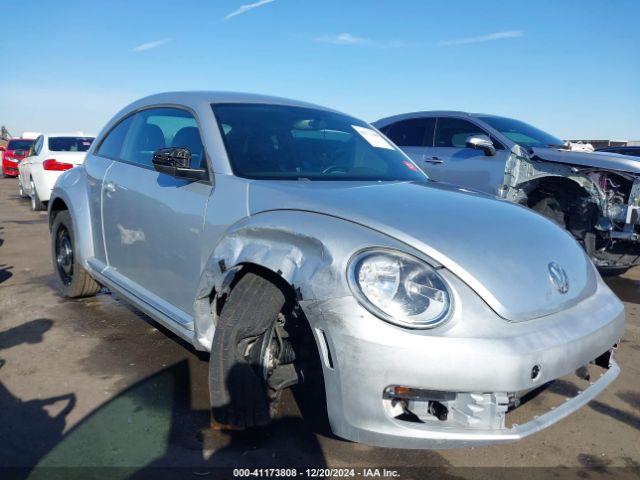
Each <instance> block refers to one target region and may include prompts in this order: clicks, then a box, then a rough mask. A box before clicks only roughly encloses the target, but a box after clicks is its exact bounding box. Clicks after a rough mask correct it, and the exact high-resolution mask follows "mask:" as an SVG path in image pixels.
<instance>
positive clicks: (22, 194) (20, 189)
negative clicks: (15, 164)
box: [18, 175, 27, 198]
mask: <svg viewBox="0 0 640 480" xmlns="http://www.w3.org/2000/svg"><path fill="white" fill-rule="evenodd" d="M18 196H19V197H20V198H27V194H26V193H25V191H24V187H23V186H22V177H21V176H20V175H18Z"/></svg>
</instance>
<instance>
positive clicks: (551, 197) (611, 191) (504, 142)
mask: <svg viewBox="0 0 640 480" xmlns="http://www.w3.org/2000/svg"><path fill="white" fill-rule="evenodd" d="M419 120H423V121H427V120H428V121H430V122H433V124H434V125H435V128H434V130H435V133H434V134H433V135H432V133H433V132H430V133H428V134H427V135H426V136H425V140H424V141H425V142H430V143H427V144H426V145H423V146H421V147H412V146H405V147H402V148H403V149H405V151H406V153H407V154H409V155H410V156H411V157H412V158H413V159H414V160H415V161H416V163H417V164H418V165H420V167H421V168H423V169H424V171H425V172H426V173H427V174H428V175H429V176H430V177H431V178H433V179H435V180H438V181H442V182H446V183H451V184H454V185H460V186H462V187H465V188H470V189H475V190H478V191H482V192H484V193H487V194H490V195H497V196H499V197H501V198H504V199H507V200H509V201H511V202H514V203H518V204H521V205H524V206H527V207H530V208H533V209H535V210H536V211H538V212H539V213H541V214H543V215H545V216H547V217H549V218H551V219H552V220H554V221H556V223H558V224H560V225H561V226H562V227H563V228H566V229H567V230H568V231H569V232H571V234H572V235H573V236H574V237H575V238H576V239H577V240H578V241H579V242H580V243H581V244H582V245H583V247H584V248H585V250H586V251H587V252H588V254H589V256H590V257H591V258H592V260H593V261H594V263H595V264H596V265H597V266H598V267H599V268H600V269H601V271H602V272H607V271H608V272H611V273H619V272H622V271H624V270H626V269H627V268H629V267H631V266H633V265H637V264H640V229H639V227H638V224H639V223H640V216H639V209H640V198H639V197H640V181H639V180H638V179H639V178H640V162H638V160H637V158H636V157H631V156H625V155H618V154H614V153H604V152H593V153H587V152H579V151H571V150H569V149H568V148H567V147H565V146H563V145H561V144H562V141H561V140H559V139H555V137H553V136H551V135H549V134H547V133H545V132H542V131H540V130H538V129H536V128H535V127H531V126H530V125H527V124H525V123H523V122H520V121H518V120H512V119H506V118H503V117H496V116H492V115H483V114H470V113H465V112H453V111H434V112H415V113H406V114H401V115H396V116H393V117H388V118H385V119H382V120H378V121H376V122H374V125H375V126H376V127H378V128H379V129H381V130H383V131H384V132H387V133H388V134H390V135H391V134H392V132H393V128H395V126H396V125H401V124H403V123H405V122H411V121H414V122H415V121H419ZM456 121H457V122H459V123H458V125H457V127H454V128H453V129H451V125H455V124H454V123H453V124H452V123H451V122H456ZM446 122H450V123H449V127H448V128H449V130H448V132H452V131H453V132H458V133H457V134H455V135H454V137H452V138H449V137H448V136H447V135H446V134H445V133H442V134H440V133H439V132H440V124H441V123H446ZM460 124H462V125H467V126H469V125H471V126H473V129H474V130H475V132H474V133H473V135H471V136H470V137H468V138H472V139H474V140H477V139H476V138H475V136H477V134H478V132H482V136H483V137H485V138H486V139H491V141H493V142H496V145H495V147H496V149H494V150H493V151H492V152H491V153H486V154H485V155H483V154H482V152H479V153H474V149H473V148H471V147H473V145H471V144H468V145H465V144H464V135H465V134H464V133H461V132H462V131H464V127H460ZM518 127H522V130H518ZM430 128H433V127H430ZM456 128H458V130H456ZM511 128H513V129H511ZM390 129H391V130H390ZM536 134H539V135H540V137H539V138H535V136H536ZM529 135H531V136H529ZM458 137H461V138H458ZM426 138H428V139H429V140H426ZM541 139H542V140H544V139H546V140H547V142H549V141H551V143H557V145H547V144H546V143H545V142H543V141H542V140H541ZM553 139H555V142H554V141H553ZM460 142H462V143H460ZM518 142H520V143H518ZM527 142H529V143H527ZM443 144H444V145H446V148H443V147H442V145H443ZM454 144H455V147H454ZM476 152H477V150H476ZM545 201H546V203H545Z"/></svg>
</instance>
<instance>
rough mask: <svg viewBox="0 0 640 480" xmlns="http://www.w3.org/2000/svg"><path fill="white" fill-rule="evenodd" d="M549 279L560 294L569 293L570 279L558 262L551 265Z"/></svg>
mask: <svg viewBox="0 0 640 480" xmlns="http://www.w3.org/2000/svg"><path fill="white" fill-rule="evenodd" d="M549 278H550V279H551V283H553V284H554V285H555V287H556V288H557V289H558V291H559V292H560V293H567V292H568V291H569V277H567V272H565V271H564V268H562V267H561V266H560V265H558V264H557V263H556V262H551V263H549Z"/></svg>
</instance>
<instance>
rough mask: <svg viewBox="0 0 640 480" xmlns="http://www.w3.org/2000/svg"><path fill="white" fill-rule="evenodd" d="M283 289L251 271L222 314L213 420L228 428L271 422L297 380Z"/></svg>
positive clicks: (212, 370) (214, 360)
mask: <svg viewBox="0 0 640 480" xmlns="http://www.w3.org/2000/svg"><path fill="white" fill-rule="evenodd" d="M284 305H285V295H284V293H283V291H282V290H281V289H280V288H279V287H278V286H276V285H275V284H274V283H272V282H271V281H269V280H268V279H266V278H264V277H262V276H260V275H257V274H254V273H247V274H246V275H244V276H243V277H242V278H241V279H240V280H239V281H238V283H237V284H236V285H235V286H234V287H233V289H232V290H231V293H230V294H229V297H228V299H227V301H226V303H225V305H224V307H223V309H222V312H221V313H220V318H219V321H218V324H217V325H216V331H215V334H214V337H213V344H212V346H211V356H210V360H209V393H210V396H211V407H212V415H213V419H214V421H215V422H216V423H218V424H219V425H222V426H225V427H229V428H239V429H244V428H251V427H256V426H261V425H266V424H268V423H269V422H270V421H271V419H272V418H273V417H274V416H275V414H276V412H277V405H278V400H279V398H280V393H281V391H282V390H283V389H284V388H286V387H288V386H291V385H292V384H294V383H296V382H297V377H296V373H295V369H294V367H293V360H294V354H293V347H292V346H291V345H290V344H289V341H288V339H287V338H283V337H285V335H286V334H283V332H284V330H283V327H284V317H283V315H282V313H281V312H282V309H283V306H284Z"/></svg>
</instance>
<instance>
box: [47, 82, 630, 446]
mask: <svg viewBox="0 0 640 480" xmlns="http://www.w3.org/2000/svg"><path fill="white" fill-rule="evenodd" d="M49 221H50V229H51V248H52V257H53V265H54V269H55V272H56V277H57V279H58V283H59V285H60V288H61V290H62V292H63V293H64V294H65V295H66V296H68V297H86V296H90V295H93V294H96V293H97V292H98V291H99V290H100V288H101V285H102V286H106V287H108V288H109V289H110V290H111V291H113V292H115V293H116V294H118V295H119V296H122V297H123V298H124V299H125V300H127V301H128V302H130V303H132V304H133V305H135V306H136V307H138V308H139V309H141V310H143V311H144V312H146V313H147V314H148V315H149V316H151V317H152V318H154V319H155V320H156V321H157V322H159V323H160V324H162V325H164V326H165V327H166V328H168V329H169V330H171V331H173V332H175V334H177V335H178V336H180V337H181V338H183V339H184V340H186V341H188V342H190V343H191V344H193V346H194V347H195V348H196V349H198V350H203V351H210V360H209V390H210V396H211V405H212V416H213V418H214V420H215V421H216V422H218V423H219V424H223V425H225V426H230V427H234V428H249V427H254V426H260V425H266V424H268V423H269V422H270V420H271V419H272V418H273V416H274V415H275V414H276V413H277V406H278V401H279V398H280V393H281V392H282V391H283V390H284V389H285V388H288V387H292V388H293V389H294V392H295V391H298V392H300V393H301V398H305V395H304V392H307V395H306V398H315V399H316V401H317V400H318V399H320V403H321V404H322V406H323V407H326V413H327V416H328V420H329V423H330V425H331V428H332V430H333V432H334V433H335V434H337V435H339V436H341V437H343V438H346V439H349V440H353V441H357V442H365V443H369V444H373V445H381V446H390V447H402V448H450V447H463V446H473V445H482V444H491V443H504V442H511V441H515V440H518V439H521V438H523V437H526V436H528V435H531V434H533V433H535V432H537V431H540V430H541V429H544V428H546V427H548V426H550V425H552V424H554V423H555V422H557V421H559V420H560V419H562V418H564V417H565V416H567V415H569V414H570V413H571V412H573V411H575V410H577V409H578V408H580V407H581V406H582V405H584V404H586V403H587V402H589V401H590V400H591V399H593V398H594V397H595V396H596V395H597V394H598V393H600V392H601V391H602V390H603V389H604V388H606V387H607V385H609V384H610V383H611V382H612V381H613V379H614V378H615V377H616V376H617V375H618V373H619V368H618V366H617V365H616V364H615V362H614V360H613V359H612V349H613V347H614V345H615V344H616V343H617V342H618V340H619V338H620V335H621V334H622V331H623V327H624V307H623V305H622V303H621V302H620V301H619V300H618V299H617V297H616V296H615V295H614V294H613V293H612V292H611V291H610V290H609V288H608V287H607V286H606V285H605V284H604V282H603V281H602V278H601V277H600V275H599V274H598V272H597V271H596V269H595V268H594V266H593V264H592V263H591V262H590V261H589V259H588V257H587V256H586V255H585V253H584V251H583V250H582V249H581V248H580V246H579V245H578V244H577V243H576V242H575V240H574V239H573V238H571V236H570V235H568V234H567V233H566V232H565V231H564V230H562V229H561V228H558V226H557V225H555V224H554V223H553V222H551V221H549V220H548V219H546V218H544V217H542V216H540V215H537V214H534V213H533V212H531V211H529V210H527V209H525V208H522V207H520V206H517V205H513V204H512V203H510V202H507V201H504V200H498V199H495V198H492V197H490V196H487V195H484V194H479V193H474V192H468V191H464V190H462V189H458V188H456V187H452V186H447V185H440V184H437V183H435V182H431V181H429V180H428V178H427V176H426V175H425V174H424V173H422V172H421V171H420V170H419V169H418V168H417V167H416V165H415V164H414V163H413V162H412V161H411V160H410V159H409V158H408V157H407V156H406V155H404V154H403V153H402V152H401V150H399V149H398V148H397V147H396V146H395V145H393V144H392V143H390V142H389V141H388V140H386V139H385V138H384V137H383V136H382V135H381V134H379V133H378V132H377V131H376V130H375V129H373V128H372V127H371V126H370V125H368V124H367V123H365V122H362V121H360V120H358V119H356V118H353V117H351V116H348V115H345V114H342V113H339V112H336V111H334V110H330V109H326V108H323V107H318V106H314V105H311V104H307V103H303V102H298V101H293V100H286V99H281V98H273V97H265V96H259V95H248V94H235V93H219V92H182V93H165V94H159V95H154V96H150V97H147V98H144V99H142V100H139V101H137V102H134V103H132V104H131V105H129V106H128V107H126V108H125V109H123V110H122V111H121V112H119V113H118V114H116V116H115V117H114V118H113V119H112V120H111V121H110V122H109V124H108V125H107V126H106V127H105V128H104V130H103V131H102V133H100V134H99V135H98V137H97V140H96V142H95V143H94V144H93V145H92V146H91V148H90V149H89V152H88V154H87V158H86V161H85V163H84V165H83V166H82V167H80V168H74V169H72V170H69V171H68V172H65V173H64V174H63V175H62V176H61V177H60V179H59V180H58V182H57V184H56V186H55V187H54V190H53V193H52V195H51V201H50V204H49ZM590 363H593V365H590ZM589 365H590V368H596V367H597V368H598V369H599V370H600V373H601V375H600V376H599V377H598V378H597V379H596V378H593V383H592V384H591V385H590V386H589V385H588V386H587V388H586V389H585V390H584V391H583V392H582V393H580V394H579V395H576V396H575V397H573V398H571V399H570V400H568V401H566V402H564V403H563V404H562V405H561V406H559V407H558V408H555V409H549V410H548V411H546V412H543V413H541V414H540V415H539V416H537V417H535V418H532V419H530V420H529V421H526V422H524V423H522V424H520V425H512V424H511V421H510V418H511V417H510V415H511V412H513V411H518V409H519V407H518V408H516V407H517V406H518V404H519V403H521V402H522V403H526V402H525V400H526V397H525V394H527V393H529V392H531V391H532V390H536V389H544V387H545V386H546V385H547V384H549V382H552V381H554V380H555V379H558V378H559V377H563V376H566V375H569V374H572V372H574V371H577V372H578V373H579V374H580V376H581V377H583V378H586V376H587V375H586V373H585V370H586V366H589ZM316 388H319V389H320V390H316ZM314 391H315V392H317V391H321V392H323V394H322V395H321V396H315V397H314V396H313V395H310V394H309V393H312V392H314ZM563 400H564V397H563ZM318 411H321V410H318ZM318 411H315V412H314V413H315V415H316V416H317V415H318ZM520 412H522V410H520Z"/></svg>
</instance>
